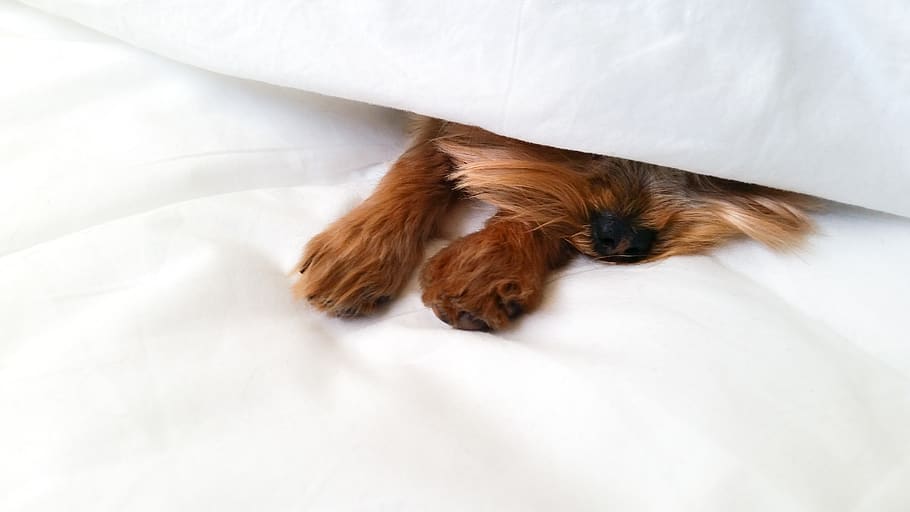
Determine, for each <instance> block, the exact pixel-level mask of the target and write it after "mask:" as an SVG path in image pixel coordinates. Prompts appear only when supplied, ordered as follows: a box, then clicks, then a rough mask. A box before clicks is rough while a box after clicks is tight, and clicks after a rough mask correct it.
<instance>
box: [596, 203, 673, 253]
mask: <svg viewBox="0 0 910 512" xmlns="http://www.w3.org/2000/svg"><path fill="white" fill-rule="evenodd" d="M656 234H657V233H656V232H655V231H654V230H653V229H648V228H643V227H641V226H636V225H634V224H633V223H631V222H630V221H629V220H628V219H626V218H624V217H620V216H617V215H616V214H614V213H612V212H608V211H601V212H595V213H594V214H593V215H591V239H592V240H593V241H594V251H595V252H597V254H600V255H601V256H606V257H607V258H606V259H607V260H609V261H616V262H619V263H623V262H628V263H632V262H636V261H641V260H643V259H644V258H645V257H647V256H648V253H649V252H650V251H651V246H652V245H654V238H655V235H656ZM610 257H613V258H610Z"/></svg>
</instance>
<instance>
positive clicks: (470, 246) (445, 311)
mask: <svg viewBox="0 0 910 512" xmlns="http://www.w3.org/2000/svg"><path fill="white" fill-rule="evenodd" d="M477 236H478V234H474V235H469V236H468V237H466V238H463V239H461V240H458V241H456V242H455V243H453V244H452V245H450V246H448V247H446V248H445V249H443V250H442V251H440V252H439V253H438V254H436V256H434V257H433V258H431V259H430V260H429V261H428V262H427V263H426V265H425V266H424V268H423V271H422V272H421V276H420V283H421V287H422V288H423V302H424V304H426V305H427V306H428V307H430V308H431V309H432V310H433V312H434V313H435V314H436V316H437V317H438V318H439V319H440V320H442V321H443V322H445V323H447V324H449V325H451V326H452V327H455V328H456V329H464V330H469V331H491V330H498V329H502V328H505V327H507V326H508V325H509V324H510V323H511V322H512V320H514V319H515V318H516V317H518V316H519V315H521V314H522V313H527V312H529V311H531V310H532V309H533V308H535V307H537V305H538V304H539V303H540V299H541V291H542V288H543V279H542V276H541V274H540V273H539V272H538V271H537V270H536V269H534V268H533V265H524V264H523V263H524V262H523V258H522V257H521V256H522V255H520V254H516V253H515V252H510V249H509V248H508V247H504V248H499V250H497V248H492V247H489V246H485V245H484V244H482V243H477V242H478V241H477V240H476V238H475V237H477Z"/></svg>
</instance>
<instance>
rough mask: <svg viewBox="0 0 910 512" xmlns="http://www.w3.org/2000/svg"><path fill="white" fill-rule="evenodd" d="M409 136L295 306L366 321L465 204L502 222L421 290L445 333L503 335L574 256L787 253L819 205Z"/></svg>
mask: <svg viewBox="0 0 910 512" xmlns="http://www.w3.org/2000/svg"><path fill="white" fill-rule="evenodd" d="M413 134H414V139H413V144H412V145H411V146H410V149H408V150H407V151H405V153H404V154H403V155H402V156H401V157H400V158H399V159H398V161H396V162H395V164H394V165H392V167H391V169H390V170H389V172H388V174H386V176H385V177H384V178H383V179H382V180H381V181H380V183H379V185H378V186H377V188H376V190H375V192H373V194H372V195H371V196H370V197H369V198H367V199H366V201H364V202H363V203H362V204H361V205H359V206H358V207H356V208H355V209H354V210H352V211H351V212H350V213H348V214H347V215H345V216H344V217H342V218H341V219H340V220H338V221H336V222H335V223H333V224H332V225H330V226H329V227H328V228H327V229H326V230H325V231H323V232H322V233H320V234H318V235H317V236H316V237H314V238H313V239H312V240H311V241H310V242H309V243H308V244H307V246H306V248H305V249H304V252H303V257H302V259H301V260H300V263H299V266H298V270H299V272H300V277H299V280H298V281H297V283H296V284H295V285H294V287H293V291H294V294H295V295H296V296H297V297H302V298H305V299H306V300H307V301H309V303H310V304H312V305H313V306H314V307H316V308H317V309H320V310H323V311H325V312H327V313H329V314H331V315H335V316H340V317H351V316H360V315H368V314H370V313H372V312H374V311H375V310H376V309H377V307H379V306H381V305H382V304H384V303H386V302H388V301H389V300H391V299H392V298H394V297H395V296H396V295H397V294H398V293H399V292H400V291H401V289H402V287H403V286H404V285H405V283H406V282H407V280H408V278H409V277H410V275H411V274H412V272H413V271H414V269H416V268H417V267H418V265H419V264H420V262H421V260H422V258H423V254H424V246H425V245H426V243H427V241H428V240H430V239H431V238H433V237H434V236H435V235H436V234H437V232H438V230H439V226H440V222H441V220H442V219H443V217H444V216H445V214H446V211H447V210H448V209H449V207H450V206H451V205H452V204H453V202H455V200H456V199H457V198H459V197H461V196H468V197H473V198H477V199H479V200H481V201H485V202H487V203H490V204H492V205H493V206H494V207H495V208H496V210H497V211H496V213H495V214H494V215H493V216H492V217H491V218H490V219H489V220H488V221H487V222H486V224H485V226H484V228H483V229H481V230H480V231H477V232H475V233H472V234H469V235H467V236H465V237H463V238H461V239H458V240H456V241H454V242H452V243H451V244H450V245H448V246H447V247H445V248H444V249H442V250H441V251H439V252H438V253H437V254H436V255H435V256H433V257H432V258H430V259H429V260H428V261H427V262H426V264H425V265H424V266H423V269H422V270H421V273H420V286H421V288H422V289H423V302H424V304H426V305H427V306H429V307H430V308H432V309H433V312H434V313H435V314H436V316H437V317H439V319H440V320H442V321H443V322H445V323H447V324H450V325H452V326H453V327H455V328H458V329H467V330H496V329H502V328H504V327H506V326H508V325H509V324H510V322H511V321H512V320H514V319H515V318H516V317H517V316H519V315H521V314H522V313H527V312H530V311H532V310H533V309H534V308H535V307H537V306H538V305H539V304H540V301H541V296H542V293H541V292H542V290H543V288H544V282H545V278H546V277H547V274H548V273H549V272H551V271H553V270H554V269H557V268H559V267H560V266H562V265H564V264H565V263H567V262H568V261H569V259H570V258H571V256H572V255H573V254H575V253H582V254H585V255H587V256H590V257H592V258H594V259H595V260H598V261H603V262H609V263H619V264H627V263H640V262H648V261H656V260H660V259H663V258H666V257H668V256H673V255H678V254H693V253H701V252H704V251H706V250H708V249H709V248H711V247H714V246H717V245H718V244H720V243H722V242H724V241H726V240H730V239H732V238H734V237H738V236H747V237H750V238H753V239H755V240H757V241H759V242H762V243H764V244H767V245H769V246H771V247H773V248H777V249H782V248H788V247H791V246H794V245H796V244H797V243H798V242H799V241H800V240H801V239H802V238H803V237H804V236H805V235H806V234H807V233H808V232H809V231H810V230H811V226H812V224H811V221H810V218H809V216H808V212H810V211H811V210H812V209H813V206H814V202H813V201H812V200H811V199H810V198H808V197H807V196H803V195H800V194H796V193H793V192H785V191H782V190H776V189H772V188H768V187H763V186H758V185H749V184H744V183H739V182H734V181H729V180H725V179H720V178H713V177H708V176H702V175H698V174H693V173H690V172H685V171H681V170H677V169H671V168H668V167H662V166H659V165H652V164H646V163H642V162H635V161H631V160H625V159H621V158H614V157H609V156H602V155H595V154H589V153H580V152H577V151H569V150H563V149H556V148H551V147H546V146H540V145H536V144H531V143H527V142H522V141H519V140H515V139H510V138H507V137H502V136H499V135H496V134H493V133H490V132H488V131H485V130H483V129H481V128H476V127H472V126H465V125H461V124H457V123H451V122H446V121H441V120H436V119H428V118H422V117H419V118H415V120H414V126H413Z"/></svg>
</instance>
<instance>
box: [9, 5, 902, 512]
mask: <svg viewBox="0 0 910 512" xmlns="http://www.w3.org/2000/svg"><path fill="white" fill-rule="evenodd" d="M144 4H145V2H110V1H108V2H105V1H101V0H97V1H95V2H93V3H91V4H90V3H88V2H82V3H76V2H62V1H61V2H47V3H46V5H45V7H47V8H51V7H53V8H55V9H60V10H63V9H71V10H73V13H76V11H75V9H76V6H78V7H79V9H80V10H79V12H81V13H89V12H93V13H104V12H114V11H111V9H114V10H115V11H116V15H113V16H111V17H101V18H99V19H100V21H104V22H105V23H109V24H110V25H111V26H114V27H120V28H119V29H122V30H124V31H125V33H131V34H132V33H139V32H138V31H133V30H132V29H129V30H127V29H128V28H129V27H130V24H131V23H134V22H135V20H136V18H135V17H134V16H133V14H131V12H132V11H130V9H131V8H132V7H133V6H139V7H141V6H142V5H144ZM146 5H147V4H146ZM161 5H167V4H161ZM170 5H171V7H173V9H172V10H169V11H162V16H161V17H160V18H156V17H154V16H151V17H149V18H147V19H145V21H144V22H143V23H144V24H146V25H147V26H154V25H155V23H156V22H157V23H158V24H159V25H160V28H161V30H162V32H161V33H162V34H163V33H165V31H170V32H167V33H170V34H174V33H177V32H176V31H177V28H180V27H181V24H180V23H178V21H179V20H176V19H175V18H173V17H170V14H168V15H167V16H165V14H167V13H171V14H172V13H173V12H176V10H178V7H179V6H180V5H183V6H186V7H185V8H190V7H193V6H195V7H196V8H198V9H202V8H204V7H206V4H204V3H199V2H185V3H181V4H179V5H178V4H176V3H172V4H170ZM223 5H224V10H223V11H222V14H219V16H222V18H216V19H220V20H222V22H223V23H220V24H218V23H214V24H212V25H211V26H213V27H214V26H223V27H224V34H221V35H220V36H219V34H218V33H214V32H213V33H205V32H202V33H195V32H192V31H189V30H188V28H189V27H187V26H182V28H180V30H182V32H180V33H181V34H184V35H185V39H184V40H182V41H175V42H174V47H175V48H182V49H184V50H186V51H190V50H192V51H200V52H202V53H203V54H208V52H209V49H208V47H207V46H204V45H203V44H208V43H206V41H209V42H211V44H216V43H218V44H226V43H225V42H226V41H229V40H230V35H231V34H233V37H237V38H241V39H242V38H243V37H246V36H247V33H246V32H243V31H242V30H240V29H239V28H238V27H237V26H236V25H229V24H228V22H231V21H232V20H234V21H236V18H237V17H238V16H241V14H243V16H242V17H243V18H244V20H246V21H247V22H249V24H250V25H251V26H252V27H254V28H255V27H259V26H260V25H257V24H256V23H255V22H256V21H257V18H256V16H257V15H258V14H259V13H261V12H266V11H259V10H258V9H256V10H252V11H250V12H247V13H240V12H239V11H237V10H236V9H233V8H230V6H231V5H236V4H235V3H230V2H225V3H223ZM246 5H248V6H251V5H253V4H252V3H248V4H246ZM257 5H263V6H269V5H270V6H272V7H274V6H276V5H278V4H276V3H275V2H261V3H259V4H257ZM287 5H291V3H287ZM293 5H296V6H298V7H299V8H300V9H303V7H301V6H303V5H308V4H304V3H299V4H293ZM313 5H317V4H313ZM332 5H344V4H332ZM453 5H454V3H453ZM504 5H505V4H504ZM534 5H536V4H533V3H530V2H529V3H528V4H527V6H526V9H532V8H533V7H534ZM653 5H658V4H656V3H655V4H653ZM757 5H758V4H755V6H754V8H756V9H759V8H760V7H758V6H757ZM762 5H764V4H762ZM769 5H771V4H769ZM775 5H776V4H775ZM323 7H325V6H323ZM452 9H456V8H455V7H453V8H452ZM761 9H764V8H761ZM456 10H457V9H456ZM696 14H697V13H696ZM213 15H214V14H213ZM895 15H896V14H895ZM293 16H294V13H293V10H292V11H289V12H287V13H285V17H286V18H287V19H289V20H293V19H295V18H294V17H293ZM192 19H194V20H196V21H199V19H197V18H192ZM156 20H157V21H156ZM189 20H190V18H187V22H189ZM88 21H92V20H88ZM119 29H118V30H119ZM414 30H417V31H419V30H420V27H418V26H415V27H414ZM523 30H524V29H523ZM744 30H745V29H744ZM254 33H259V32H258V30H257V31H254ZM252 34H253V33H251V34H250V35H252ZM259 34H260V35H261V33H259ZM316 34H319V33H318V32H317V33H316ZM203 35H204V37H203ZM511 35H512V33H509V34H508V35H507V36H504V37H511ZM885 35H887V34H884V35H882V37H885ZM275 37H276V39H275V41H280V40H283V41H292V39H287V38H288V37H290V36H287V35H285V36H281V37H279V36H277V35H276V36H275ZM308 37H316V35H314V33H310V36H308ZM567 37H568V36H567ZM161 40H164V39H161ZM365 41H369V38H366V37H365ZM330 42H331V41H329V42H327V43H326V46H325V47H324V48H323V49H325V48H331V47H332V45H331V44H329V43H330ZM200 45H203V46H201V47H200ZM239 46H242V45H239V43H238V47H239ZM224 48H226V50H225V52H224V54H223V55H222V56H221V59H222V60H221V62H232V61H236V63H237V66H245V65H247V64H249V63H250V61H249V60H248V59H249V55H248V54H245V53H243V52H241V51H239V50H238V51H234V50H237V48H234V47H229V46H225V47H224ZM228 50H230V51H228ZM658 50H660V48H655V50H654V51H658ZM375 51H376V52H380V51H382V48H380V47H377V48H376V49H375ZM731 51H734V49H732V48H731ZM644 55H647V53H645V54H644ZM0 62H3V63H4V79H3V80H0V414H2V417H0V419H2V420H0V510H3V511H4V512H6V511H38V510H42V511H44V510H46V511H55V512H56V511H60V510H68V511H69V510H74V511H75V510H86V511H92V512H96V511H104V510H110V511H124V510H130V511H134V510H136V511H138V510H149V511H152V510H154V511H161V510H168V511H176V510H188V511H190V510H192V511H198V510H219V511H232V510H238V511H239V510H312V511H332V512H337V511H345V510H350V511H364V510H367V511H372V510H377V511H378V510H402V511H428V510H432V511H442V512H444V511H465V510H471V511H498V512H501V511H522V512H524V511H535V510H540V511H550V510H592V511H602V510H611V511H619V512H637V511H644V510H672V511H674V512H676V511H693V512H694V511H698V512H713V511H717V512H730V511H737V512H748V511H755V512H759V511H761V512H765V511H768V510H773V511H775V512H787V511H794V512H805V511H819V512H839V511H844V512H846V511H850V512H888V511H893V512H899V511H900V512H902V511H906V510H908V509H910V490H908V488H907V485H906V483H907V482H908V481H910V346H908V339H907V334H906V325H905V324H906V314H907V306H908V304H910V287H908V286H907V283H910V269H908V266H907V263H906V262H907V261H908V260H910V221H908V220H906V219H903V218H900V217H894V216H890V215H887V214H881V213H873V212H870V211H867V210H861V209H857V208H847V207H834V208H833V210H832V211H830V212H829V213H827V214H825V215H822V216H820V217H819V233H818V234H817V235H815V236H813V237H812V238H811V240H810V241H809V243H808V245H807V247H806V248H805V249H804V250H803V251H801V252H799V253H796V254H790V255H779V254H774V253H771V252H769V251H767V250H766V249H764V248H762V247H760V246H757V245H755V244H752V243H748V242H742V243H737V244H733V245H731V246H728V247H726V248H724V249H722V250H719V251H716V252H714V253H712V254H710V255H705V256H698V257H680V258H674V259H671V260H669V261H666V262H662V263H659V264H654V265H643V266H633V267H608V266H603V265H597V264H594V263H591V262H589V261H586V260H579V261H577V262H575V263H574V264H573V265H571V266H570V267H569V268H568V269H566V270H565V271H563V272H560V273H559V274H557V275H555V276H554V277H553V279H552V281H551V282H550V283H549V285H548V289H547V294H548V295H547V300H546V301H545V303H544V304H543V306H542V308H541V310H540V312H538V313H535V314H534V315H531V316H529V317H528V318H526V319H524V320H522V321H521V322H520V323H519V325H518V326H517V327H516V328H515V329H512V330H509V331H506V332H503V333H501V334H499V335H495V336H494V335H488V334H483V333H466V332H459V331H454V330H452V329H449V328H447V327H446V326H445V325H443V324H442V323H440V322H439V321H438V320H436V318H435V317H434V316H433V315H432V313H431V312H430V311H428V310H427V309H425V308H424V307H423V306H422V305H421V304H420V300H419V293H418V291H417V289H416V287H415V285H414V284H413V283H412V284H411V285H410V286H409V287H408V289H407V291H406V293H405V295H404V297H402V298H401V299H400V300H399V301H397V302H396V303H394V304H393V305H392V306H391V308H390V310H389V311H387V312H386V313H384V314H382V315H380V316H378V317H375V318H370V319H364V320H358V321H340V320H335V319H328V318H325V317H323V316H320V315H318V314H315V313H314V312H312V311H310V310H308V309H307V308H306V307H305V306H304V305H302V304H299V303H295V302H293V301H292V300H291V298H290V296H289V293H288V286H289V283H290V278H289V277H288V275H287V272H288V271H289V270H290V269H291V268H292V266H293V264H294V262H295V260H296V258H297V256H298V251H299V250H300V247H301V246H302V244H303V243H304V242H305V241H306V240H307V239H308V237H309V236H311V235H312V234H314V233H316V232H318V231H319V230H321V229H322V228H324V227H325V226H326V225H327V223H328V222H330V221H331V220H333V219H334V218H337V217H338V216H339V215H341V214H342V213H343V212H344V211H345V210H347V209H348V208H350V207H351V206H352V205H354V204H356V203H357V202H358V201H359V200H360V199H362V198H363V197H364V195H365V194H367V193H368V192H369V190H370V188H371V186H372V184H373V183H375V180H376V179H377V177H378V176H379V175H380V174H381V172H382V171H383V170H384V168H385V165H386V164H387V162H388V161H389V160H390V159H392V158H394V156H395V155H396V153H397V152H398V151H400V149H401V145H402V144H403V133H402V126H401V116H400V115H399V114H397V113H395V112H392V111H387V110H384V109H380V108H376V107H369V106H365V105H363V104H357V103H349V102H345V101H341V100H332V99H327V98H325V97H322V96H317V95H313V94H309V93H304V92H299V91H295V90H291V89H284V88H280V87H276V86H270V85H264V84H262V83H255V82H251V81H246V80H243V79H240V78H237V77H228V76H224V75H218V74H214V73H210V72H207V71H203V70H200V69H198V68H193V67H190V66H186V65H182V64H177V63H174V62H171V61H168V60H164V59H162V58H160V57H157V56H155V55H153V54H151V53H147V52H145V51H142V50H139V49H136V48H134V47H130V46H127V45H125V44H122V43H119V42H116V41H115V40H112V39H109V38H107V37H105V36H102V35H99V34H97V33H95V32H91V31H89V30H87V29H84V28H80V27H79V26H76V25H74V24H72V23H69V22H66V21H62V20H60V19H56V18H53V17H51V16H48V15H46V14H43V13H41V12H38V11H35V10H32V9H30V8H26V7H23V6H21V5H19V4H15V3H12V2H0ZM301 62H302V63H301V64H300V65H301V68H299V69H298V70H297V71H295V72H302V71H301V70H303V69H305V68H304V67H303V66H305V64H306V62H308V61H307V59H306V58H305V55H304V56H302V57H301ZM354 64H356V63H351V65H352V66H353V65H354ZM259 65H260V66H262V67H263V68H264V69H265V68H268V69H279V68H280V66H278V65H277V64H275V63H270V62H268V61H267V60H264V61H263V62H261V63H259ZM339 68H345V66H339ZM398 69H399V71H400V72H402V73H404V72H406V71H407V67H400V68H398ZM222 71H224V70H222ZM228 71H229V70H228ZM346 72H350V73H352V74H353V73H355V71H354V70H353V69H352V70H349V71H346ZM514 72H515V73H519V72H520V70H516V71H514ZM298 76H302V75H298ZM358 76H361V75H358ZM260 78H262V77H260ZM362 78H363V80H364V83H365V84H369V85H370V86H371V87H373V88H375V90H376V91H389V90H392V88H391V87H389V88H387V89H383V88H381V87H379V85H377V84H376V83H375V82H372V80H373V77H372V76H371V75H369V74H363V75H362ZM836 85H837V84H833V87H835V88H836ZM358 86H360V85H358ZM638 86H639V87H642V88H646V87H645V86H646V84H643V83H641V82H639V83H638ZM352 87H353V85H352ZM474 91H476V89H474ZM410 92H414V91H410ZM415 94H416V93H415ZM471 94H473V93H471ZM511 94H512V96H511V97H512V98H513V100H512V101H513V103H511V105H512V106H511V107H510V109H509V110H508V111H507V114H508V115H507V116H506V118H505V119H506V120H507V125H508V126H506V125H503V127H504V128H509V129H512V128H514V129H517V128H516V127H517V126H518V125H520V123H518V120H520V119H522V118H521V116H522V115H528V114H527V112H526V111H525V109H526V108H530V107H533V106H534V105H535V104H534V103H533V102H528V100H527V98H526V97H525V96H523V93H521V91H519V90H518V89H513V92H512V93H511ZM471 97H472V98H473V96H471ZM885 97H887V95H885ZM418 98H422V99H421V100H420V101H425V100H426V97H425V96H422V95H420V94H416V95H415V101H416V99H418ZM458 101H461V99H459V100H458ZM478 101H479V100H478ZM491 101H492V100H491ZM442 103H443V102H441V103H440V105H442ZM721 103H722V102H721ZM810 104H811V102H810ZM472 105H473V103H471V104H469V105H466V108H473V107H472ZM440 108H442V107H440ZM522 112H525V113H524V114H522ZM579 115H581V113H579ZM579 122H581V120H580V121H579ZM819 122H820V121H819ZM509 123H518V124H509ZM566 126H568V125H566ZM833 129H834V128H832V130H833ZM529 133H530V132H529ZM541 133H542V132H541ZM553 133H556V132H553ZM617 133H618V132H617ZM753 135H754V134H753ZM567 136H568V133H567ZM744 136H745V135H744ZM750 136H752V135H750ZM605 137H606V138H605V139H604V140H613V141H615V140H619V139H615V138H614V139H610V137H613V136H612V135H611V136H609V137H608V136H606V135H605ZM629 137H630V138H631V137H632V136H631V135H629ZM796 140H803V139H794V141H796ZM809 140H811V137H809ZM867 143H869V144H871V143H870V142H868V140H867V141H865V142H863V143H862V144H861V145H863V144H867ZM881 144H888V142H887V141H886V140H884V139H883V141H882V142H881ZM863 147H865V146H863ZM658 149H659V150H660V151H668V152H674V154H675V151H674V150H673V149H672V147H668V146H663V145H660V146H658ZM682 153H686V152H682ZM682 153H680V154H682ZM700 154H701V155H703V156H704V155H711V154H713V151H712V150H711V148H708V147H705V148H703V151H702V152H701V153H700ZM897 154H898V153H891V155H897ZM743 158H746V157H745V156H744V157H743ZM806 158H813V159H814V158H825V157H823V156H818V155H809V156H806ZM895 158H897V157H896V156H895ZM756 161H757V160H756ZM818 176H819V173H816V178H817V179H818V180H819V181H820V182H824V181H825V179H826V178H823V177H818ZM888 179H890V178H888ZM845 183H846V182H845ZM838 187H839V186H838ZM838 187H835V189H838V190H840V188H838ZM857 188H861V187H857ZM860 192H862V191H859V190H858V191H857V193H858V194H859V193H860ZM863 193H865V192H863ZM856 197H857V198H861V196H860V195H857V196H856ZM482 213H483V212H482V211H473V210H472V209H470V208H469V209H468V211H467V212H464V215H462V216H461V218H460V219H457V221H456V222H453V224H452V226H450V228H449V233H448V236H449V237H452V236H456V235H457V234H458V233H460V232H463V231H464V230H465V229H470V227H471V226H472V225H476V222H477V221H478V219H479V218H480V217H481V216H482ZM436 247H438V245H437V246H434V249H435V248H436Z"/></svg>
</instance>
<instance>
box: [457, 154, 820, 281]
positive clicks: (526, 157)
mask: <svg viewBox="0 0 910 512" xmlns="http://www.w3.org/2000/svg"><path fill="white" fill-rule="evenodd" d="M459 149H460V152H459V151H458V150H459ZM448 150H449V153H450V154H453V156H454V158H456V168H457V170H456V171H455V172H454V173H453V175H452V177H453V179H454V180H455V186H456V187H457V188H460V189H462V190H465V191H466V192H467V193H468V194H469V195H471V196H474V197H477V198H479V199H481V200H484V201H487V202H489V203H492V204H493V205H495V206H496V207H497V208H499V211H500V214H502V215H508V216H512V217H514V218H515V219H517V220H522V221H523V222H527V223H528V224H529V225H530V226H532V227H534V228H539V229H549V230H554V231H555V233H557V234H558V236H561V237H563V238H564V239H565V240H567V241H568V242H569V243H571V244H572V245H573V246H574V247H575V248H576V249H577V250H578V251H579V252H581V253H584V254H586V255H588V256H591V257H593V258H596V259H598V260H601V261H607V262H612V263H637V262H643V261H653V260H657V259H662V258H665V257H668V256H672V255H677V254H692V253H698V252H703V251H705V250H706V249H709V248H711V247H713V246H716V245H718V244H719V243H721V242H724V241H726V240H729V239H731V238H734V237H737V236H747V237H750V238H753V239H755V240H758V241H759V242H762V243H764V244H767V245H769V246H771V247H774V248H777V249H782V248H787V247H791V246H794V245H796V244H797V243H798V242H799V241H801V240H802V239H803V237H804V236H805V234H806V233H808V232H809V231H810V230H811V226H812V224H811V221H810V219H809V216H808V215H807V212H808V211H809V210H810V209H812V208H813V205H814V201H813V200H812V199H811V198H808V197H806V196H803V195H800V194H796V193H791V192H785V191H781V190H776V189H772V188H767V187H762V186H757V185H748V184H744V183H738V182H734V181H729V180H724V179H720V178H712V177H707V176H701V175H697V174H693V173H689V172H684V171H679V170H676V169H670V168H667V167H660V166H655V165H650V164H644V163H640V162H633V161H630V160H624V159H619V158H611V157H603V156H597V155H589V154H582V153H575V152H566V151H559V150H552V149H549V148H543V149H541V148H540V147H538V146H530V145H529V146H524V145H522V146H514V147H508V148H503V147H496V146H489V147H483V146H481V147H478V146H469V147H467V148H465V147H450V148H448Z"/></svg>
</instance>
